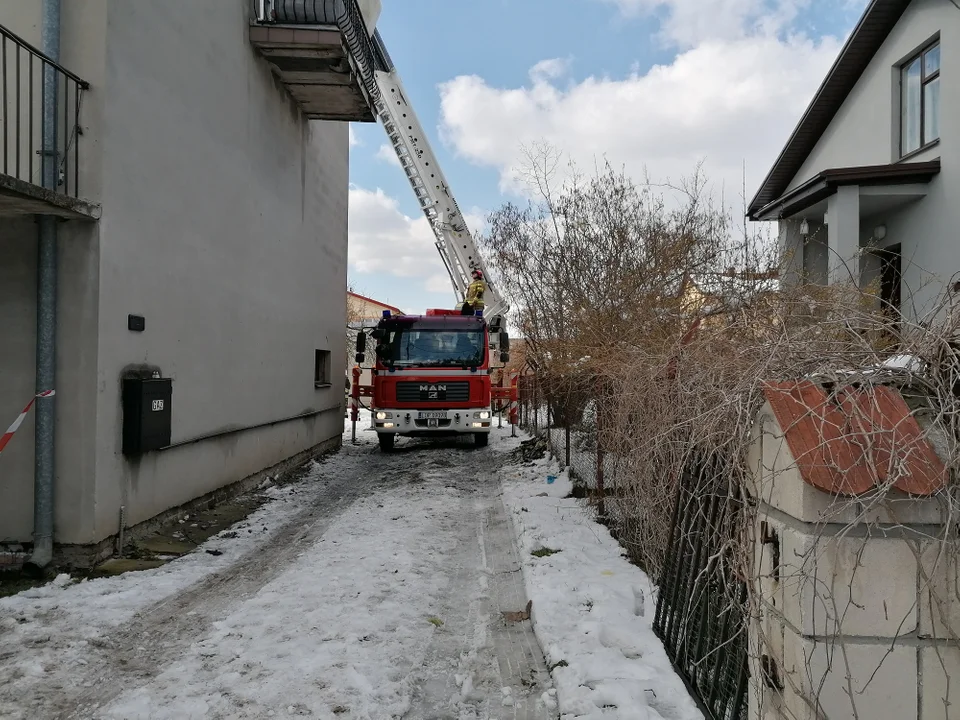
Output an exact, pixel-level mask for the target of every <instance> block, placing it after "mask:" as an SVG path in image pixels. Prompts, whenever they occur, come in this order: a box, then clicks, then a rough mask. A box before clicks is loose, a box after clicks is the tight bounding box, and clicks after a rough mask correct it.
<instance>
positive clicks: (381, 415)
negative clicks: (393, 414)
mask: <svg viewBox="0 0 960 720" xmlns="http://www.w3.org/2000/svg"><path fill="white" fill-rule="evenodd" d="M388 417H390V413H385V412H383V411H382V410H381V411H380V412H378V413H377V420H386V419H387V418H388Z"/></svg>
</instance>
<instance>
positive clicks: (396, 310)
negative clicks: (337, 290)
mask: <svg viewBox="0 0 960 720" xmlns="http://www.w3.org/2000/svg"><path fill="white" fill-rule="evenodd" d="M347 295H352V296H353V297H355V298H357V299H359V300H363V301H365V302H368V303H373V304H374V305H378V306H380V307H382V308H383V309H384V310H389V311H390V312H393V313H397V314H398V315H402V314H403V310H401V309H400V308H398V307H394V306H393V305H387V304H386V303H382V302H380V301H379V300H374V299H373V298H368V297H367V296H366V295H361V294H360V293H355V292H350V291H349V290H348V291H347Z"/></svg>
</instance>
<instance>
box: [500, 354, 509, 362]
mask: <svg viewBox="0 0 960 720" xmlns="http://www.w3.org/2000/svg"><path fill="white" fill-rule="evenodd" d="M500 362H502V363H508V362H510V353H508V352H502V353H500Z"/></svg>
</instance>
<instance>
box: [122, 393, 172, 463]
mask: <svg viewBox="0 0 960 720" xmlns="http://www.w3.org/2000/svg"><path fill="white" fill-rule="evenodd" d="M172 398H173V380H172V379H171V378H124V380H123V454H124V455H142V454H143V453H145V452H149V451H150V450H158V449H159V448H162V447H166V446H167V445H169V444H170V428H171V418H172V417H173V416H172V414H171V408H170V405H171V400H172Z"/></svg>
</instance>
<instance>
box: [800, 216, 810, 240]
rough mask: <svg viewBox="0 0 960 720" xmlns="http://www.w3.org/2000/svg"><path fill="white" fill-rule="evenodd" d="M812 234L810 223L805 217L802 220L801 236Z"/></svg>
mask: <svg viewBox="0 0 960 720" xmlns="http://www.w3.org/2000/svg"><path fill="white" fill-rule="evenodd" d="M809 234H810V223H808V222H807V219H806V218H804V219H803V220H801V221H800V237H807V236H808V235H809Z"/></svg>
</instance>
